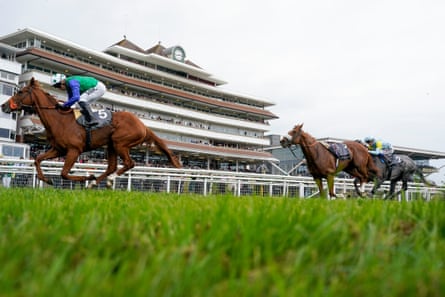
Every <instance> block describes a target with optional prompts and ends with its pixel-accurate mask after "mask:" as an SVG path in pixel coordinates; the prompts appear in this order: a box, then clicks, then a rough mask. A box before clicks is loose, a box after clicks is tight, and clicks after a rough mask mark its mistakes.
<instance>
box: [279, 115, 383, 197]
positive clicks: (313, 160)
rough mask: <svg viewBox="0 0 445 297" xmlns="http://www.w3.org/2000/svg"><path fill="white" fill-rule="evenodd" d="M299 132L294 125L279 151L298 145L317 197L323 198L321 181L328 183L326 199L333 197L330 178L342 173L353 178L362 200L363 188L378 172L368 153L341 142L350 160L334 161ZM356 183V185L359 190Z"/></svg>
mask: <svg viewBox="0 0 445 297" xmlns="http://www.w3.org/2000/svg"><path fill="white" fill-rule="evenodd" d="M302 128H303V124H301V125H296V126H295V127H294V128H293V129H292V130H290V131H289V136H290V139H289V138H287V137H283V138H282V139H281V145H282V146H283V147H289V146H290V145H292V144H295V145H297V144H298V145H300V147H301V150H302V152H303V155H304V157H305V158H306V163H307V166H308V169H309V172H310V173H311V175H312V177H313V178H314V181H315V183H316V184H317V186H318V189H319V191H320V195H322V196H323V195H324V191H323V178H325V179H326V180H327V183H328V189H329V196H330V197H336V195H335V192H334V177H335V175H336V174H337V173H338V172H340V171H345V172H347V173H349V174H350V175H352V176H353V177H356V179H354V186H355V190H356V191H357V194H358V195H359V196H362V192H363V190H364V185H365V183H367V182H368V179H369V177H370V176H371V175H372V174H373V175H375V174H377V173H378V168H377V167H376V166H375V164H374V162H373V160H372V158H371V156H370V155H369V153H368V149H367V148H366V147H364V146H363V145H362V144H360V143H357V142H355V141H344V142H343V143H344V144H346V146H347V147H348V149H349V151H350V158H349V159H346V160H338V159H337V158H336V157H335V156H334V155H333V154H332V153H331V152H330V151H329V150H328V149H327V147H326V146H325V145H324V144H322V143H320V142H319V141H317V140H316V139H315V138H314V137H312V136H311V135H310V134H309V133H307V132H304V131H303V129H302ZM371 173H372V174H371ZM357 180H358V181H360V189H359V187H358V185H357Z"/></svg>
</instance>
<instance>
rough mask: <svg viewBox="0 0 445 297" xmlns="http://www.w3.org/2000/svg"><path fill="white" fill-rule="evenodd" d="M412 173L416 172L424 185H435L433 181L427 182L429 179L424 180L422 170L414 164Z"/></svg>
mask: <svg viewBox="0 0 445 297" xmlns="http://www.w3.org/2000/svg"><path fill="white" fill-rule="evenodd" d="M414 173H416V174H417V175H418V176H419V178H420V180H421V181H422V183H424V184H425V185H427V186H430V187H434V186H436V185H435V184H433V183H431V182H429V181H427V180H426V178H425V176H424V175H423V172H422V170H420V168H419V167H417V166H416V171H415V172H414Z"/></svg>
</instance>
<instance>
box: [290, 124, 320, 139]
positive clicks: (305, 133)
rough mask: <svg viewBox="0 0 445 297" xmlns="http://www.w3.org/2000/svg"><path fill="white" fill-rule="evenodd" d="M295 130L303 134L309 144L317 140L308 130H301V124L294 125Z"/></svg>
mask: <svg viewBox="0 0 445 297" xmlns="http://www.w3.org/2000/svg"><path fill="white" fill-rule="evenodd" d="M297 130H299V132H300V134H301V135H304V137H305V138H306V139H307V140H309V141H310V142H311V143H310V144H313V143H314V142H318V141H317V139H316V138H315V137H314V136H312V135H311V134H309V133H308V132H306V131H304V130H303V124H299V125H295V127H294V131H297ZM308 144H309V143H308Z"/></svg>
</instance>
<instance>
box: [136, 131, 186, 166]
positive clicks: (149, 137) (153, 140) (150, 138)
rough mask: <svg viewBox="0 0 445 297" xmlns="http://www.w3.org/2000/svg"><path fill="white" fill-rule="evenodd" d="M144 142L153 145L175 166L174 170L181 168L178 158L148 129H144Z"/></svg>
mask: <svg viewBox="0 0 445 297" xmlns="http://www.w3.org/2000/svg"><path fill="white" fill-rule="evenodd" d="M144 142H145V143H149V144H154V145H155V146H156V147H157V148H158V149H159V150H160V151H161V152H162V153H164V154H165V155H166V156H167V158H168V160H169V161H170V162H171V163H172V165H173V166H175V167H176V168H182V165H181V163H180V162H179V160H178V158H177V157H176V156H175V155H174V154H173V153H172V151H171V150H170V149H169V148H168V147H167V145H166V144H165V142H164V141H163V140H162V139H161V138H160V137H158V136H157V135H156V134H155V133H154V132H153V131H151V129H150V128H148V127H146V133H145V138H144Z"/></svg>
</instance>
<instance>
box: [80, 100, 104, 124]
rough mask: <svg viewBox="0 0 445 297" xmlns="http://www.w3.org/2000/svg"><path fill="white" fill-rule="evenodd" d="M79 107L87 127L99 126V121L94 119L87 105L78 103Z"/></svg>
mask: <svg viewBox="0 0 445 297" xmlns="http://www.w3.org/2000/svg"><path fill="white" fill-rule="evenodd" d="M79 106H80V108H81V113H82V114H83V115H84V117H85V120H86V121H87V124H86V125H87V126H90V127H91V126H96V125H98V124H99V121H98V120H97V119H96V118H95V117H94V114H93V111H92V110H91V108H90V105H89V104H88V103H86V102H81V101H79Z"/></svg>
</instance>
